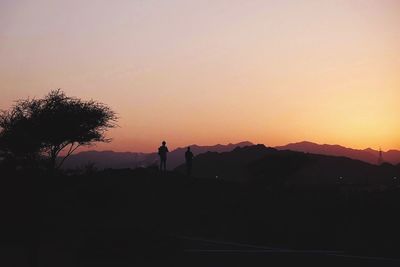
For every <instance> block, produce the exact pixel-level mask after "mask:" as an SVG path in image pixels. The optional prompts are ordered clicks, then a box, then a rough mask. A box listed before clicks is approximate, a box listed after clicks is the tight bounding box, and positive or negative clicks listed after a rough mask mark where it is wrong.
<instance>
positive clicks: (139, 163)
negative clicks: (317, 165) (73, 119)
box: [65, 141, 400, 170]
mask: <svg viewBox="0 0 400 267" xmlns="http://www.w3.org/2000/svg"><path fill="white" fill-rule="evenodd" d="M251 145H253V143H251V142H248V141H245V142H240V143H236V144H227V145H221V144H218V145H214V146H198V145H191V146H190V147H191V149H192V152H193V154H194V155H195V156H196V155H199V154H202V153H206V152H218V153H222V152H229V151H232V150H233V149H235V148H236V147H246V146H251ZM275 148H276V149H277V150H291V151H298V152H305V153H312V154H320V155H329V156H339V157H347V158H350V159H355V160H361V161H364V162H368V163H370V164H377V163H378V160H379V151H377V150H373V149H371V148H368V149H364V150H358V149H352V148H346V147H343V146H339V145H327V144H323V145H320V144H316V143H312V142H306V141H304V142H299V143H292V144H288V145H285V146H278V147H275ZM185 151H186V147H182V148H181V147H180V148H177V149H175V150H173V151H171V152H170V153H169V155H168V166H167V168H168V169H170V170H171V169H174V168H176V167H177V166H179V165H181V164H183V163H184V153H185ZM382 156H383V161H384V162H389V163H391V164H398V163H400V151H398V150H389V151H386V152H382ZM157 162H158V155H157V153H140V152H114V151H85V152H80V153H78V154H75V155H72V156H71V157H70V158H69V159H68V160H67V161H66V162H65V168H68V169H74V168H79V167H83V166H84V165H87V164H88V163H93V164H94V165H95V166H96V167H97V168H99V169H105V168H116V169H119V168H136V167H147V166H151V165H156V164H157Z"/></svg>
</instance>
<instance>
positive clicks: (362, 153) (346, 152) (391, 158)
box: [275, 141, 400, 164]
mask: <svg viewBox="0 0 400 267" xmlns="http://www.w3.org/2000/svg"><path fill="white" fill-rule="evenodd" d="M275 148H276V149H278V150H292V151H301V152H306V153H313V154H321V155H330V156H341V157H348V158H351V159H358V160H362V161H365V162H368V163H371V164H377V163H378V159H379V151H377V150H374V149H371V148H367V149H363V150H359V149H352V148H347V147H343V146H339V145H327V144H323V145H320V144H315V143H311V142H306V141H304V142H299V143H292V144H288V145H285V146H278V147H275ZM382 156H383V160H384V162H389V163H392V164H398V163H400V151H398V150H389V151H386V152H382Z"/></svg>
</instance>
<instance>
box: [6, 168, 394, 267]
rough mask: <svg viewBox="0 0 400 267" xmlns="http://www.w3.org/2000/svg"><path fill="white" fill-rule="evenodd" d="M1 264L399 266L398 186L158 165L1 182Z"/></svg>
mask: <svg viewBox="0 0 400 267" xmlns="http://www.w3.org/2000/svg"><path fill="white" fill-rule="evenodd" d="M1 203H2V209H1V225H0V226H1V240H0V266H267V264H274V266H276V265H280V266H285V265H303V264H304V265H305V264H313V265H314V264H315V265H323V266H400V260H398V258H399V255H400V253H399V248H400V244H399V240H400V239H399V237H400V235H399V233H400V231H399V227H400V219H399V218H398V217H399V216H398V212H399V207H400V192H398V191H397V190H396V189H390V190H386V191H384V192H369V193H367V192H360V191H357V190H355V189H351V192H349V190H348V189H343V188H341V186H339V185H338V186H337V187H335V188H332V187H330V188H307V187H305V188H283V187H279V188H277V187H268V186H264V185H261V184H237V183H227V182H223V181H218V180H198V181H193V180H191V179H189V178H187V177H185V176H181V175H179V174H176V173H168V174H167V175H160V174H159V173H157V172H156V171H154V170H150V169H139V170H134V171H130V170H121V171H115V170H114V171H104V172H100V173H95V174H92V175H85V176H79V177H66V176H59V177H47V178H44V177H33V175H32V174H28V175H26V176H25V177H11V176H9V177H4V178H2V180H1Z"/></svg>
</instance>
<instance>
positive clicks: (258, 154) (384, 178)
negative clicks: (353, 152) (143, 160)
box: [177, 145, 400, 185]
mask: <svg viewBox="0 0 400 267" xmlns="http://www.w3.org/2000/svg"><path fill="white" fill-rule="evenodd" d="M177 171H181V172H184V171H185V167H184V166H179V167H178V168H177ZM193 174H194V176H197V177H204V178H218V179H223V180H228V181H237V182H240V181H242V182H248V181H258V182H259V181H262V182H265V183H267V184H274V183H285V184H326V185H327V184H337V183H346V184H358V185H367V184H368V185H371V184H386V185H388V184H390V183H393V182H394V181H393V178H394V177H400V175H399V174H400V171H399V168H398V166H393V165H391V164H383V165H382V166H377V165H372V164H369V163H366V162H363V161H359V160H353V159H350V158H346V157H335V156H325V155H317V154H310V153H303V152H294V151H288V150H283V151H280V150H277V149H274V148H268V147H265V146H264V145H256V146H247V147H243V148H236V149H234V150H233V151H231V152H224V153H217V152H207V153H204V154H201V155H199V156H197V157H195V159H194V162H193Z"/></svg>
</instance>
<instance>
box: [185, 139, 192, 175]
mask: <svg viewBox="0 0 400 267" xmlns="http://www.w3.org/2000/svg"><path fill="white" fill-rule="evenodd" d="M185 160H186V171H187V175H188V176H190V175H192V161H193V153H192V151H190V146H188V148H187V150H186V153H185Z"/></svg>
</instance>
